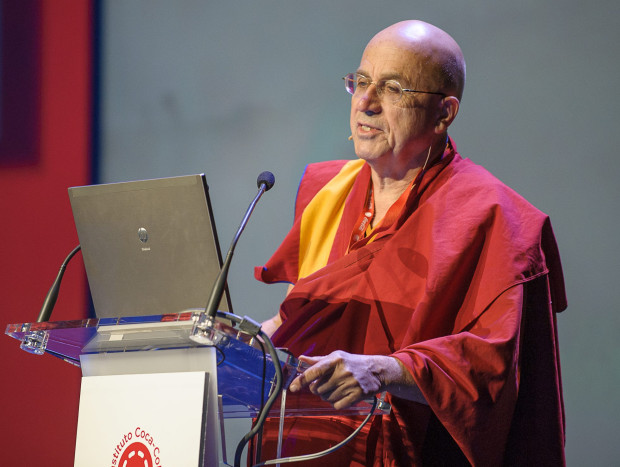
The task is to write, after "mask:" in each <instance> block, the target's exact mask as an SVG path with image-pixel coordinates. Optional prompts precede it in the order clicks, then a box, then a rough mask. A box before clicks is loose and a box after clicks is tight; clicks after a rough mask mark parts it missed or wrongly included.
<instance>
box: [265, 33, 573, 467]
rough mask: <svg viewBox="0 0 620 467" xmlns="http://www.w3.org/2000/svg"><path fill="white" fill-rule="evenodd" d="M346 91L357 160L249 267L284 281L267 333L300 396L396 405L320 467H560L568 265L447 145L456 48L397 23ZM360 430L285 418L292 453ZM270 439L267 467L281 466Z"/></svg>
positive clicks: (500, 190)
mask: <svg viewBox="0 0 620 467" xmlns="http://www.w3.org/2000/svg"><path fill="white" fill-rule="evenodd" d="M344 80H345V87H346V89H347V91H348V92H349V93H350V94H351V95H352V97H351V117H350V124H351V134H352V136H351V138H352V140H353V143H354V147H355V154H356V155H357V159H356V160H352V161H331V162H323V163H318V164H311V165H309V166H308V167H307V168H306V171H305V173H304V176H303V178H302V181H301V184H300V187H299V191H298V194H297V200H296V209H295V222H294V225H293V228H292V229H291V231H290V232H289V234H288V235H287V236H286V238H285V239H284V241H283V243H282V245H281V246H280V248H279V249H278V250H277V251H276V252H275V253H274V255H273V256H272V258H271V259H270V260H269V261H268V262H267V263H266V265H265V266H264V267H262V268H257V270H256V276H257V278H258V279H259V280H262V281H264V282H267V283H271V282H289V283H290V284H291V287H290V288H289V293H288V294H287V297H286V299H285V301H284V302H283V303H282V305H281V307H280V311H279V313H278V314H277V315H276V316H275V317H274V318H272V319H271V320H269V321H267V322H265V323H263V329H264V330H265V331H266V332H268V333H269V334H270V335H271V336H272V339H273V341H274V343H275V344H276V345H278V346H280V347H287V348H288V349H289V350H291V351H292V352H293V353H294V354H296V355H299V356H300V360H302V361H303V362H304V363H306V364H307V365H308V369H307V370H305V371H304V372H303V374H301V375H300V376H299V377H297V378H296V379H295V380H294V381H293V382H292V384H291V385H290V390H291V391H292V392H297V391H305V390H309V391H311V392H312V393H314V394H316V395H317V396H319V397H321V398H323V399H324V400H326V401H329V402H330V403H331V404H332V405H333V407H334V408H335V409H344V408H347V407H349V406H351V405H353V404H355V403H357V402H359V401H361V400H362V399H367V398H369V397H372V396H373V395H375V394H377V393H380V392H383V391H387V394H388V401H389V402H390V403H391V405H392V411H391V413H390V414H389V415H384V416H378V417H375V418H374V419H373V421H372V423H371V424H370V426H367V427H365V430H363V431H362V433H361V434H360V435H358V436H357V437H356V439H355V441H354V442H352V443H350V444H349V445H347V446H346V447H345V448H343V449H341V450H339V451H337V452H336V453H333V454H330V455H328V456H327V457H325V458H324V459H320V460H318V461H317V463H316V465H319V464H320V463H322V464H323V465H324V463H326V462H327V463H328V464H329V465H390V466H392V465H399V466H401V465H402V466H410V465H439V464H440V465H468V464H472V465H502V464H520V463H534V464H536V465H546V464H547V463H548V464H552V465H558V464H562V463H563V462H564V456H563V452H564V451H563V442H564V438H563V423H564V421H563V407H562V400H561V383H560V378H559V360H558V350H557V345H556V330H555V313H556V312H559V311H562V310H563V309H564V308H565V306H566V305H565V294H564V284H563V279H562V271H561V266H560V261H559V255H558V252H557V247H556V244H555V239H554V237H553V233H552V230H551V226H550V223H549V220H548V217H547V216H546V215H544V214H543V213H541V212H540V211H538V210H537V209H535V208H534V207H533V206H531V205H530V204H529V203H527V202H526V201H525V200H524V199H523V198H521V197H520V196H519V195H518V194H516V193H515V192H514V191H512V190H510V189H509V188H507V187H506V186H504V185H503V184H501V182H499V181H498V180H497V179H495V178H494V177H493V176H491V175H490V174H489V173H488V172H486V171H485V170H484V169H482V168H481V167H479V166H476V165H474V164H473V163H472V162H470V161H469V160H467V159H462V158H461V157H460V155H459V154H458V153H457V151H456V146H455V144H454V142H453V141H452V139H451V138H449V137H448V128H449V127H450V125H451V124H452V122H453V121H454V119H455V118H456V116H457V114H458V111H459V105H460V100H461V97H462V93H463V88H464V84H465V61H464V58H463V54H462V52H461V49H460V47H459V46H458V44H457V43H456V42H455V41H454V39H452V37H450V36H449V35H448V34H447V33H445V32H444V31H442V30H441V29H439V28H437V27H435V26H432V25H430V24H427V23H424V22H421V21H404V22H400V23H397V24H394V25H392V26H390V27H388V28H387V29H384V30H383V31H381V32H379V33H378V34H377V35H375V36H374V37H373V38H372V40H371V41H370V42H369V43H368V45H367V47H366V49H365V50H364V53H363V55H362V59H361V62H360V65H359V67H358V69H357V71H356V72H355V73H350V74H348V75H347V76H346V77H345V78H344ZM550 303H552V305H550ZM534 356H535V357H536V358H534ZM357 424H359V419H357V418H347V417H331V418H328V419H325V418H319V419H317V418H305V417H304V418H296V419H288V420H287V422H286V430H285V437H286V439H287V442H286V443H285V445H284V455H287V456H288V455H295V454H306V453H309V452H314V451H319V450H322V449H325V448H326V447H329V446H331V445H333V444H335V443H337V442H338V441H340V440H341V439H342V438H344V436H346V434H347V433H350V432H351V431H352V430H353V429H354V428H355V427H356V425H357ZM266 430H267V431H266V435H265V442H264V449H263V453H264V455H263V458H268V457H270V456H273V454H274V436H275V433H274V430H275V428H274V426H271V425H268V426H267V428H266ZM302 465H311V464H302Z"/></svg>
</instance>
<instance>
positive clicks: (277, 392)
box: [235, 330, 284, 467]
mask: <svg viewBox="0 0 620 467" xmlns="http://www.w3.org/2000/svg"><path fill="white" fill-rule="evenodd" d="M258 333H259V334H260V337H261V338H262V339H263V341H264V342H265V344H266V345H267V348H268V349H269V354H270V355H271V359H272V361H273V367H274V369H275V371H276V384H275V387H274V388H273V390H272V391H271V394H270V395H269V398H268V399H267V402H266V403H265V406H264V407H263V410H262V411H261V412H260V413H259V415H258V417H257V420H256V424H255V425H254V427H253V428H252V429H251V430H250V431H249V432H248V433H246V435H245V436H244V437H243V439H242V440H241V441H239V444H238V445H237V450H236V451H235V467H241V455H242V454H243V449H244V448H245V446H246V444H247V443H248V442H249V441H250V439H252V438H253V437H254V436H255V435H256V433H257V432H258V430H259V429H261V428H262V426H263V424H264V423H265V419H266V418H267V415H268V414H269V410H271V406H272V405H273V403H274V402H275V400H276V398H277V397H278V396H279V395H280V392H281V391H282V385H283V380H284V378H283V376H282V366H281V365H280V359H279V358H278V354H277V352H276V349H275V348H274V346H273V343H272V342H271V339H270V338H269V336H268V335H267V334H265V333H264V332H263V331H262V330H259V331H258Z"/></svg>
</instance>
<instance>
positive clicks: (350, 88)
mask: <svg viewBox="0 0 620 467" xmlns="http://www.w3.org/2000/svg"><path fill="white" fill-rule="evenodd" d="M342 79H343V80H344V87H345V89H346V90H347V92H348V93H349V94H351V95H355V93H356V92H357V91H358V90H359V91H362V92H365V91H366V89H368V88H369V87H370V85H371V84H374V85H375V87H376V89H377V95H378V96H379V97H381V98H382V97H383V96H385V98H386V99H387V100H388V101H390V102H392V103H395V102H398V101H399V100H400V99H401V98H402V97H403V92H419V93H422V94H437V95H439V96H443V97H446V94H444V93H443V92H432V91H418V90H417V89H405V88H403V87H402V86H401V85H400V83H399V82H398V81H396V80H393V79H388V80H379V81H372V80H371V79H370V78H368V77H367V76H364V75H360V74H359V73H349V74H348V75H346V76H345V77H344V78H342Z"/></svg>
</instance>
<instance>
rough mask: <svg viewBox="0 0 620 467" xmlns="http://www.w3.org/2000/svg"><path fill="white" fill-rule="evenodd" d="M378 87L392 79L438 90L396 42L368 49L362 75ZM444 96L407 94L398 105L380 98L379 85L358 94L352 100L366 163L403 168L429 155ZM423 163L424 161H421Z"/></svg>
mask: <svg viewBox="0 0 620 467" xmlns="http://www.w3.org/2000/svg"><path fill="white" fill-rule="evenodd" d="M357 71H358V73H360V74H363V75H364V76H367V77H369V78H371V79H372V81H374V82H376V81H379V80H388V79H393V80H396V81H398V82H399V83H400V84H401V86H402V87H403V88H406V89H417V90H421V91H438V90H437V89H434V88H433V89H429V87H434V86H436V85H434V84H433V83H432V82H431V80H429V79H424V77H425V76H428V75H429V73H428V69H425V68H424V65H423V64H422V63H421V59H420V57H419V56H418V55H416V54H415V53H413V52H412V51H411V50H409V49H406V48H403V47H399V46H398V44H396V43H394V42H391V41H379V42H376V43H373V42H371V44H369V45H368V47H366V50H365V51H364V55H363V56H362V60H361V63H360V67H359V69H358V70H357ZM440 101H441V96H437V95H432V94H420V93H408V92H404V93H403V97H402V98H401V99H400V101H398V102H396V103H392V102H390V101H389V100H388V99H387V98H386V97H385V96H381V97H380V96H378V95H377V91H376V86H374V85H371V86H370V87H368V89H366V90H364V91H362V90H358V91H357V92H356V93H355V94H354V95H353V96H352V98H351V133H352V135H353V141H354V143H355V153H356V154H357V156H358V157H360V158H361V159H364V160H367V161H369V162H372V161H381V162H385V163H388V164H391V163H394V164H402V163H404V162H405V161H408V160H411V159H412V158H418V159H419V158H420V157H421V156H422V155H423V156H424V157H425V156H426V150H427V149H428V147H429V145H430V144H431V140H432V138H433V136H434V126H435V125H434V124H435V122H436V121H437V118H438V111H439V103H440ZM422 161H423V159H422Z"/></svg>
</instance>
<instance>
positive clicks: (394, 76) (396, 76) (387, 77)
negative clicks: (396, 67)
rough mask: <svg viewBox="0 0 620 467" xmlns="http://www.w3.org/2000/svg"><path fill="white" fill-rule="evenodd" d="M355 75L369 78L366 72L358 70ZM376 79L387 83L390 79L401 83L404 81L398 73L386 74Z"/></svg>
mask: <svg viewBox="0 0 620 467" xmlns="http://www.w3.org/2000/svg"><path fill="white" fill-rule="evenodd" d="M356 73H357V74H359V75H364V76H366V77H368V78H371V76H370V74H369V73H368V72H366V71H365V70H361V69H358V70H357V71H356ZM373 79H375V78H373ZM378 79H380V80H381V81H387V80H390V79H393V80H396V81H401V80H405V81H406V78H405V77H404V76H403V75H401V74H400V73H397V72H395V71H393V72H389V73H387V74H385V75H382V76H380V77H379V78H378Z"/></svg>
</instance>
